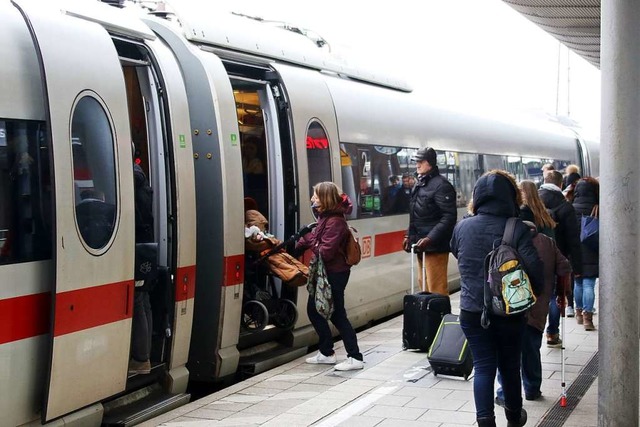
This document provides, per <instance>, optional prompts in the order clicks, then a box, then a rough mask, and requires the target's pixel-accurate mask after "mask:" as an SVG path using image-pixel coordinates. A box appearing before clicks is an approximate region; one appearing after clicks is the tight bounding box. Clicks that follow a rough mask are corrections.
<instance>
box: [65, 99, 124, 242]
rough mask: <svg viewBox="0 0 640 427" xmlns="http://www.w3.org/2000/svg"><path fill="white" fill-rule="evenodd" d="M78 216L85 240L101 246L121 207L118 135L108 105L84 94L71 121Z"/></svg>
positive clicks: (113, 225)
mask: <svg viewBox="0 0 640 427" xmlns="http://www.w3.org/2000/svg"><path fill="white" fill-rule="evenodd" d="M71 135H72V138H71V148H72V150H73V184H74V185H73V186H74V192H75V194H74V202H75V207H76V219H77V224H78V230H79V231H80V235H81V236H82V238H83V239H84V241H85V243H86V244H87V245H88V246H89V247H91V248H93V249H100V248H102V247H104V246H105V245H106V244H107V242H108V241H109V240H110V238H111V235H112V234H113V230H114V228H115V218H116V210H117V197H116V168H115V149H114V138H113V132H112V129H111V124H110V122H109V118H108V116H107V113H106V112H105V110H104V108H103V107H102V105H101V104H100V102H98V101H97V100H96V99H95V98H93V97H92V96H84V97H82V98H81V99H80V100H79V101H78V103H77V104H76V106H75V110H74V112H73V119H72V122H71Z"/></svg>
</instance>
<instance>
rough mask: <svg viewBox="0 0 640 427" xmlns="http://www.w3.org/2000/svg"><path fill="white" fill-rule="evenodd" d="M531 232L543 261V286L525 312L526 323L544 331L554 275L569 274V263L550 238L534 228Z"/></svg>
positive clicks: (552, 292) (552, 290)
mask: <svg viewBox="0 0 640 427" xmlns="http://www.w3.org/2000/svg"><path fill="white" fill-rule="evenodd" d="M531 233H532V236H533V245H534V246H535V247H536V250H537V251H538V255H539V256H540V258H541V259H542V262H543V263H544V287H543V290H542V293H541V294H540V295H538V299H537V300H536V303H535V304H534V305H533V307H531V310H529V312H528V313H527V315H528V320H527V323H528V324H529V326H532V327H534V328H536V329H537V330H539V331H544V325H545V324H546V322H547V315H548V314H549V301H550V300H551V297H552V295H554V292H555V284H556V276H566V275H568V274H571V264H570V263H569V260H568V259H567V258H565V256H564V255H562V253H561V252H560V249H558V247H557V246H556V244H555V242H554V241H553V239H552V238H550V237H548V236H545V235H544V234H542V233H538V232H537V231H534V230H531Z"/></svg>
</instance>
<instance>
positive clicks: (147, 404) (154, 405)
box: [102, 384, 191, 427]
mask: <svg viewBox="0 0 640 427" xmlns="http://www.w3.org/2000/svg"><path fill="white" fill-rule="evenodd" d="M190 398H191V395H189V394H186V393H179V394H170V393H167V392H165V391H163V390H162V388H161V387H160V386H159V385H157V384H154V385H151V386H149V387H145V388H143V389H140V390H137V391H135V392H133V393H129V394H127V395H125V396H122V397H119V398H118V399H115V400H113V401H111V402H107V403H105V404H104V418H103V420H102V425H103V426H104V427H128V426H134V425H136V424H140V423H142V422H144V421H147V420H150V419H152V418H154V417H157V416H159V415H161V414H164V413H166V412H169V411H171V410H173V409H175V408H178V407H179V406H182V405H185V404H187V403H189V400H190Z"/></svg>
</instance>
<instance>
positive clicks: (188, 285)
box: [176, 265, 196, 302]
mask: <svg viewBox="0 0 640 427" xmlns="http://www.w3.org/2000/svg"><path fill="white" fill-rule="evenodd" d="M195 295H196V266H195V265H190V266H187V267H178V272H177V273H176V302H179V301H186V300H188V299H192V298H193V297H194V296H195Z"/></svg>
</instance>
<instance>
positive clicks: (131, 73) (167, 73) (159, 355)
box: [114, 37, 195, 392]
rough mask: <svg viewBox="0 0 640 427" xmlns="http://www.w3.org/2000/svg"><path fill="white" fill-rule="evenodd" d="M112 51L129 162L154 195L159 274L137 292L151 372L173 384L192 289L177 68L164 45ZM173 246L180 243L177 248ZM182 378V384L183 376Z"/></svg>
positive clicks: (188, 172) (189, 198)
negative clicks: (146, 321) (124, 102)
mask: <svg viewBox="0 0 640 427" xmlns="http://www.w3.org/2000/svg"><path fill="white" fill-rule="evenodd" d="M114 44H115V46H116V49H117V51H118V54H119V57H120V61H121V64H122V70H123V74H124V77H125V84H126V87H127V98H128V106H129V121H130V125H131V137H132V144H133V150H134V162H135V163H136V164H137V165H138V166H140V168H141V169H142V171H143V172H144V173H145V175H146V176H147V177H148V181H149V182H150V184H151V187H152V188H153V242H155V243H157V244H158V275H157V277H156V278H155V279H154V280H152V281H151V282H150V283H145V284H144V285H143V286H142V288H141V289H140V290H139V291H137V292H138V293H139V294H140V293H141V295H142V297H144V298H146V297H147V296H148V298H149V302H150V308H151V310H150V313H151V318H152V320H153V321H152V323H151V324H152V327H151V330H150V331H147V332H148V337H149V338H150V340H151V348H150V354H149V356H150V364H151V367H152V368H153V370H156V369H157V368H164V369H160V370H159V371H160V372H158V373H159V374H161V373H162V372H164V371H169V374H170V375H171V376H172V377H173V381H172V384H175V382H176V381H175V380H176V376H181V374H178V373H176V372H174V371H172V369H173V368H180V367H182V368H184V364H185V363H186V354H187V351H188V343H189V333H190V331H191V322H192V315H193V308H192V299H193V293H194V285H195V283H194V275H195V266H194V264H195V259H194V249H195V248H194V247H193V245H194V241H195V221H194V218H193V217H194V213H193V212H194V209H193V208H194V204H195V200H194V199H195V195H194V190H193V185H192V184H193V162H192V159H191V156H190V155H189V154H188V151H187V150H186V148H187V143H188V142H190V141H187V137H188V125H189V120H188V115H187V114H186V112H185V111H182V108H181V107H182V106H183V105H184V104H185V103H186V102H187V100H186V92H185V89H184V85H183V82H182V77H181V75H180V71H179V68H178V66H177V63H176V62H175V60H174V58H173V56H172V55H171V54H170V52H169V51H168V49H167V47H166V46H165V45H164V44H163V43H161V42H160V41H155V42H147V44H146V45H145V44H143V43H136V42H132V41H128V40H124V39H121V38H118V37H114ZM152 51H153V52H152ZM161 69H162V70H163V72H160V71H161ZM172 132H174V133H175V134H172ZM178 193H180V196H181V197H180V198H179V200H180V203H178V197H176V195H177V194H178ZM180 239H182V241H183V244H181V245H178V242H179V240H180ZM178 278H179V280H177V279H178ZM176 283H178V284H179V285H178V286H177V285H176ZM139 294H138V296H140V295H139ZM147 315H148V312H147ZM135 322H136V317H135V315H134V328H133V329H134V332H133V336H132V343H133V342H135V341H136V339H138V338H139V337H137V336H136V335H137V333H138V330H137V329H136V323H135ZM132 345H133V344H132ZM132 350H133V349H132ZM132 356H134V355H133V351H132ZM134 371H135V369H134V370H132V371H130V372H129V374H130V376H131V375H132V374H135V372H134ZM184 376H185V381H186V371H185V372H184ZM157 377H158V375H155V376H154V377H152V378H150V379H154V378H157ZM160 377H161V376H160ZM180 383H183V384H182V386H181V387H177V389H174V390H173V391H174V392H179V391H184V385H185V384H184V381H180Z"/></svg>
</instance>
